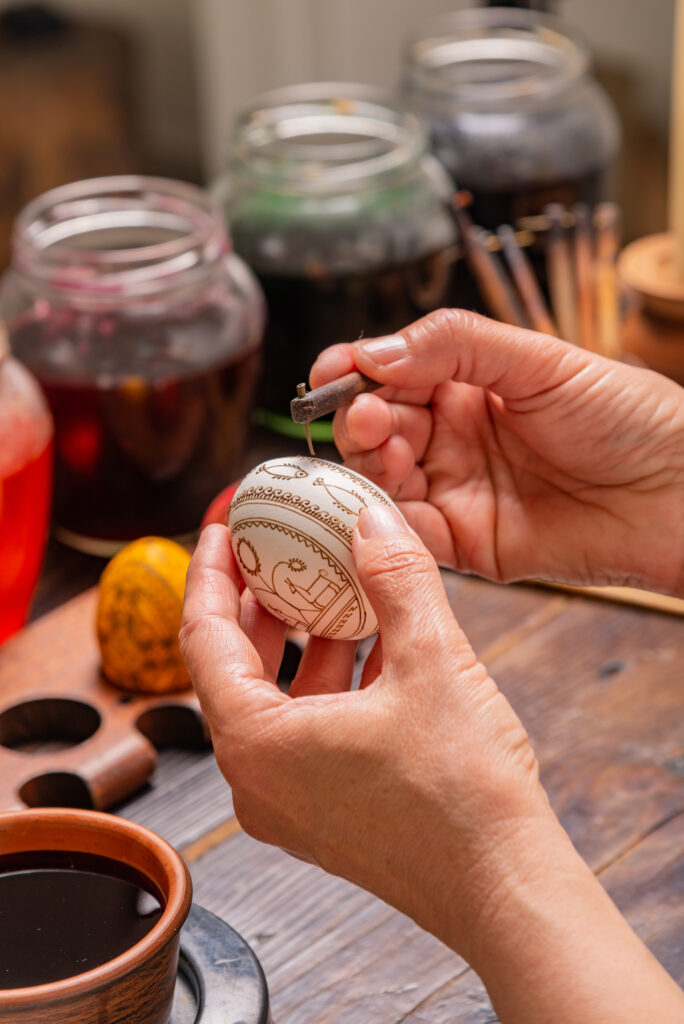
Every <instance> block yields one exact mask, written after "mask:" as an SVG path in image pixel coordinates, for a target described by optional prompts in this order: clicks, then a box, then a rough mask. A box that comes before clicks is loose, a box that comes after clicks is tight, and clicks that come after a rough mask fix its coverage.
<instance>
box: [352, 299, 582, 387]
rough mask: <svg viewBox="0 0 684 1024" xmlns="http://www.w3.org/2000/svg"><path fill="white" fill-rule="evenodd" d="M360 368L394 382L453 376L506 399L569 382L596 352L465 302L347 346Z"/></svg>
mask: <svg viewBox="0 0 684 1024" xmlns="http://www.w3.org/2000/svg"><path fill="white" fill-rule="evenodd" d="M349 350H350V352H351V355H352V356H353V359H354V362H355V364H356V366H357V367H358V369H359V370H361V372H362V373H365V374H366V375H367V376H369V377H372V378H373V380H377V381H380V383H381V384H386V385H389V386H391V387H395V388H400V389H402V390H403V389H410V390H415V389H419V388H425V387H435V386H436V385H438V384H441V383H442V382H443V381H447V380H455V381H460V382H463V383H465V384H473V385H475V386H477V387H482V388H487V389H489V390H491V391H494V392H495V393H496V394H498V395H500V396H501V397H502V398H503V399H521V398H522V399H524V398H529V397H531V396H533V395H537V394H539V393H540V392H541V391H548V390H549V389H550V388H554V387H558V386H559V385H561V384H563V383H565V382H566V381H568V380H569V379H571V378H572V377H573V376H575V375H576V374H577V373H579V372H580V371H581V370H582V369H584V368H585V367H586V366H587V365H588V364H589V363H591V362H592V361H595V362H598V363H600V362H601V359H600V357H599V356H596V355H593V354H592V353H589V352H586V351H584V350H582V349H579V348H577V347H576V346H574V345H569V344H567V342H565V341H560V340H559V339H558V338H552V337H550V336H548V335H546V334H538V333H536V332H535V331H527V330H524V329H522V328H520V327H511V326H510V325H509V324H503V323H499V322H497V321H496V320H489V319H487V317H484V316H479V315H478V314H477V313H470V312H468V311H467V310H463V309H440V310H438V311H437V312H435V313H430V314H429V315H428V316H424V317H423V318H422V319H421V320H416V321H415V323H412V324H409V326H408V327H405V328H404V329H403V330H401V331H400V332H399V333H397V334H392V335H389V336H388V337H385V338H371V339H367V340H364V341H357V342H354V343H353V344H352V345H350V346H349Z"/></svg>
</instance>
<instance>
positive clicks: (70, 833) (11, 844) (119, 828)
mask: <svg viewBox="0 0 684 1024" xmlns="http://www.w3.org/2000/svg"><path fill="white" fill-rule="evenodd" d="M32 851H59V852H67V853H73V854H90V855H95V856H101V857H106V858H108V859H109V860H113V861H118V862H120V863H121V865H122V869H123V870H124V871H125V870H127V871H129V872H133V873H135V874H137V875H138V876H139V877H141V879H142V880H146V881H147V882H148V883H149V887H150V889H151V890H152V891H154V892H156V893H158V894H159V896H160V897H161V903H162V906H163V911H162V915H161V917H160V918H159V920H158V921H157V923H156V924H155V925H154V926H153V927H152V928H151V929H150V931H149V932H148V933H147V935H145V936H144V937H143V938H142V939H141V940H140V941H139V942H137V943H136V944H135V945H134V946H131V948H130V949H127V950H126V951H125V952H124V953H121V954H120V955H119V956H117V957H115V958H114V959H112V960H109V961H107V962H106V963H104V964H101V965H100V966H99V967H95V968H93V969H92V970H89V971H85V972H84V973H83V974H77V975H74V976H72V977H69V978H63V979H62V980H60V981H55V982H51V983H49V984H45V985H34V986H31V987H29V988H14V989H0V1024H56V1022H57V1021H64V1022H67V1021H68V1022H69V1024H166V1022H167V1021H168V1019H169V1016H170V1013H171V1004H172V1001H173V994H174V987H175V980H176V972H177V965H178V951H179V944H180V930H181V927H182V925H183V922H184V921H185V918H186V917H187V914H188V911H189V910H190V904H191V900H192V886H191V882H190V877H189V874H188V870H187V868H186V866H185V863H184V862H183V860H182V858H181V857H180V855H179V854H178V853H176V851H175V850H174V849H173V847H171V846H169V844H168V843H166V842H165V841H164V840H163V839H160V838H159V836H157V835H155V834H154V833H153V832H149V831H148V830H147V829H145V828H142V827H141V826H140V825H135V824H133V823H132V822H130V821H125V820H123V819H122V818H116V817H112V816H111V815H108V814H101V813H98V812H96V811H75V810H66V809H61V808H59V809H57V808H45V809H40V810H25V811H12V812H6V813H4V814H0V857H1V856H3V855H11V856H12V861H13V863H15V864H16V863H18V864H20V863H21V859H20V855H21V854H23V853H26V854H27V858H28V857H29V855H30V854H31V852H32ZM65 913H68V908H66V909H65Z"/></svg>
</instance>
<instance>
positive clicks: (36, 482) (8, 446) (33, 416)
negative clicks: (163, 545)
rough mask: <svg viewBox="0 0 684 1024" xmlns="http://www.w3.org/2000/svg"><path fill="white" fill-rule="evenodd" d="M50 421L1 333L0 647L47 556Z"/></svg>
mask: <svg viewBox="0 0 684 1024" xmlns="http://www.w3.org/2000/svg"><path fill="white" fill-rule="evenodd" d="M51 484H52V419H51V417H50V413H49V410H48V407H47V402H46V401H45V398H44V396H43V394H42V392H41V390H40V388H39V386H38V384H37V383H36V381H35V379H34V378H33V376H32V375H31V374H30V373H29V371H28V370H27V369H26V367H24V366H22V365H21V363H19V362H17V360H16V359H14V358H13V357H12V356H11V354H10V351H9V346H8V344H7V336H6V332H5V329H4V327H0V643H2V641H3V640H6V639H7V637H8V636H10V635H11V634H12V633H14V632H15V631H16V630H18V629H19V628H20V627H21V626H23V625H24V622H25V621H26V616H27V613H28V609H29V605H30V602H31V597H32V595H33V590H34V588H35V585H36V581H37V579H38V575H39V573H40V568H41V565H42V562H43V553H44V551H45V538H46V535H47V527H48V518H49V511H50V492H51Z"/></svg>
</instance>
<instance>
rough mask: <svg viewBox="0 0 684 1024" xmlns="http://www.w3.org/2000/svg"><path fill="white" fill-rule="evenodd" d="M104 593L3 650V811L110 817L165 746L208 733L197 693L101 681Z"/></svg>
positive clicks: (198, 741)
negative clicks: (87, 811)
mask: <svg viewBox="0 0 684 1024" xmlns="http://www.w3.org/2000/svg"><path fill="white" fill-rule="evenodd" d="M96 599H97V593H96V591H95V590H90V591H87V592H86V593H85V594H82V595H80V596H79V597H76V598H74V599H73V600H71V601H69V602H67V603H66V604H65V605H63V606H62V607H61V608H59V609H57V610H56V611H54V612H52V613H51V614H49V615H46V616H45V617H44V618H42V619H39V620H38V621H37V622H35V623H33V624H32V625H30V626H29V627H27V628H26V629H25V630H24V631H23V632H22V633H20V634H19V635H18V636H16V637H14V638H13V639H12V640H10V641H8V642H7V643H6V644H5V645H4V646H3V647H0V810H10V809H16V808H22V807H25V806H27V805H28V806H54V805H60V806H70V807H93V808H95V809H96V810H104V809H106V808H108V807H111V806H112V805H114V804H116V803H118V802H119V801H120V800H122V799H124V797H126V796H129V795H130V794H131V793H133V792H134V791H135V790H137V789H138V788H139V787H140V786H142V785H144V783H145V782H146V781H147V780H148V779H149V777H150V776H151V774H152V772H153V771H154V768H155V764H156V762H157V749H158V748H159V747H162V746H169V745H174V746H184V747H196V748H201V747H203V746H206V745H208V743H209V734H208V729H207V726H206V723H205V721H204V719H203V716H202V713H201V711H200V708H199V703H198V701H197V698H196V697H195V695H194V693H193V692H192V691H191V690H187V691H184V692H182V693H170V694H163V695H145V694H134V693H128V692H126V691H124V690H120V689H117V688H116V687H114V686H111V685H110V684H109V683H108V682H107V681H106V680H105V679H104V678H103V676H102V675H101V673H100V664H99V662H100V658H99V651H98V648H97V642H96V638H95V606H96Z"/></svg>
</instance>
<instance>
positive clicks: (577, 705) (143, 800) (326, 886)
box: [0, 547, 684, 1024]
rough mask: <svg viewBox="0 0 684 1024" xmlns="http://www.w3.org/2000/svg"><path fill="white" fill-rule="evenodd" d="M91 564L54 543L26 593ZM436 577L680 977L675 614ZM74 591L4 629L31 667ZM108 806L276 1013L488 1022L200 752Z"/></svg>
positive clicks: (481, 1000)
mask: <svg viewBox="0 0 684 1024" xmlns="http://www.w3.org/2000/svg"><path fill="white" fill-rule="evenodd" d="M100 569H101V563H97V562H95V561H92V562H91V561H89V560H84V559H81V558H80V556H76V555H70V554H68V553H66V552H64V551H60V549H59V548H58V547H53V548H52V549H51V552H50V555H49V558H48V561H47V566H46V571H45V574H44V578H43V581H42V584H41V588H40V590H39V594H38V601H37V606H36V607H37V608H38V609H40V610H42V611H44V610H46V609H47V607H48V606H49V605H51V604H54V603H55V602H56V601H57V600H58V599H59V598H60V596H61V595H66V593H67V591H68V589H69V588H71V589H72V590H73V589H78V588H79V587H82V586H83V585H84V584H86V583H91V582H93V581H94V579H95V578H96V576H97V574H98V573H99V571H100ZM444 580H445V584H446V587H447V590H448V594H449V598H450V600H451V603H452V606H453V608H454V611H455V613H456V615H457V617H458V619H459V621H460V623H461V625H462V627H463V628H464V629H465V631H466V633H467V634H468V636H469V637H470V639H471V642H472V643H473V646H474V647H475V650H476V651H477V652H478V654H479V655H480V657H481V658H482V659H483V660H484V661H485V662H486V663H487V665H488V667H489V669H490V671H491V673H492V675H493V677H494V678H495V679H496V680H497V682H498V683H499V685H500V686H501V689H502V690H503V692H504V693H505V694H506V696H507V697H508V698H509V700H510V702H511V703H512V705H513V707H514V708H515V709H516V711H517V712H518V714H519V715H520V717H521V718H522V721H523V722H524V724H525V726H526V727H527V729H528V731H529V734H530V736H531V739H532V743H533V744H534V747H535V749H536V751H537V754H538V756H539V760H540V762H541V767H542V780H543V782H544V785H545V786H546V788H547V790H548V792H549V795H550V798H551V801H552V803H553V806H554V807H555V809H556V811H557V813H558V814H559V816H560V818H561V820H562V822H563V824H564V825H565V827H566V828H567V830H568V831H569V833H570V835H571V836H572V838H573V840H574V842H575V844H576V846H577V847H578V849H579V850H580V852H581V853H582V855H583V856H584V857H585V858H586V860H587V861H588V862H589V864H590V865H591V867H592V868H593V870H594V871H595V872H596V874H597V875H598V876H599V878H600V879H601V881H602V882H603V884H604V885H605V886H606V888H607V889H608V891H609V892H610V893H611V895H612V896H613V898H614V899H615V901H616V902H617V904H618V906H619V907H620V908H621V909H622V910H623V912H624V913H625V914H626V916H627V917H628V918H629V920H630V921H631V922H632V924H633V926H634V927H635V928H636V930H637V931H638V932H639V934H640V935H641V936H642V937H643V939H644V940H645V941H646V943H647V944H648V945H649V946H650V948H651V949H652V950H653V952H654V953H655V955H656V956H657V957H658V959H659V960H660V961H661V962H662V963H663V964H664V966H665V967H666V968H667V970H669V971H670V973H671V974H672V975H673V976H674V978H676V979H677V981H678V982H679V983H680V984H682V983H684V813H683V812H684V670H683V665H684V627H683V624H682V620H681V618H677V617H676V616H670V615H667V614H663V613H660V612H654V611H646V610H643V609H640V608H637V607H629V606H622V605H614V604H610V603H606V602H601V601H595V600H591V599H589V598H585V597H577V596H574V595H567V594H564V593H560V592H553V591H547V590H543V589H538V588H535V587H527V586H509V587H503V586H497V585H495V584H491V583H487V582H484V581H481V580H477V579H470V578H465V577H459V576H457V575H455V574H451V573H445V575H444ZM60 587H61V588H62V589H60ZM75 600H76V604H73V603H72V604H66V605H64V606H63V607H60V608H59V609H57V610H56V611H54V612H53V613H52V615H50V616H49V617H44V618H42V619H40V620H39V621H37V622H35V623H34V624H33V625H32V626H31V627H30V628H29V629H28V630H27V631H25V632H24V633H23V634H22V635H21V636H20V637H19V638H17V639H15V640H13V641H11V642H10V643H11V644H12V645H13V647H12V650H13V651H14V653H15V654H16V653H18V652H21V651H25V652H26V653H27V655H28V652H29V650H30V651H32V652H35V651H36V650H41V651H44V654H45V664H46V667H47V666H49V669H46V670H49V671H50V672H51V673H55V672H61V671H64V672H65V673H68V671H70V670H72V669H73V663H74V658H78V657H79V656H80V655H78V653H77V652H75V651H74V650H73V649H70V648H69V645H63V646H62V648H61V650H57V649H56V648H55V647H54V640H51V639H50V637H54V636H55V632H59V630H57V631H55V628H54V627H55V625H57V626H59V623H60V621H66V618H67V617H68V616H70V615H71V616H73V615H74V609H78V608H79V607H80V606H79V604H78V602H81V606H82V607H83V608H90V609H92V597H91V596H89V595H84V596H82V597H80V598H76V599H75ZM89 602H90V603H89ZM59 617H61V618H59ZM48 627H50V628H48ZM87 629H88V627H87V624H86V626H85V633H84V635H86V634H87ZM88 642H90V641H88ZM84 643H86V641H84ZM50 645H52V649H49V648H50ZM86 646H87V644H86ZM3 654H4V652H0V685H2V664H3ZM115 810H116V811H117V813H119V814H122V815H123V816H125V817H127V818H130V819H132V820H134V821H137V822H140V823H142V824H144V825H146V826H147V827H149V828H151V829H154V830H155V831H156V832H158V833H159V834H160V835H162V836H164V837H166V838H167V839H168V840H169V841H170V842H171V843H173V844H174V845H175V846H176V847H177V848H178V849H179V850H181V851H182V852H183V853H184V855H185V857H186V859H187V861H188V863H189V865H190V868H191V871H192V876H193V881H194V887H195V900H196V902H198V903H199V904H201V905H202V906H204V907H207V908H208V909H210V910H212V911H214V912H215V913H217V914H219V915H220V916H221V917H223V918H224V919H225V920H227V921H228V922H229V923H230V924H231V925H232V926H233V927H235V928H236V929H237V930H238V931H239V932H241V933H242V935H243V936H244V937H245V938H246V939H247V941H248V942H249V943H250V944H251V945H252V947H253V948H254V950H255V951H256V953H257V955H258V956H259V957H260V959H261V961H262V964H263V966H264V969H265V972H266V975H267V978H268V981H269V985H270V990H271V995H272V1001H273V1017H274V1021H275V1022H276V1024H287V1022H292V1024H333V1022H335V1024H376V1022H377V1024H399V1022H401V1024H447V1022H448V1024H456V1022H463V1024H465V1022H467V1024H486V1022H491V1021H494V1020H495V1019H496V1018H495V1017H494V1015H493V1011H492V1009H491V1006H490V1004H489V1001H488V999H487V996H486V993H485V992H484V990H483V988H482V986H481V984H480V982H479V980H478V978H477V977H476V976H475V974H474V973H473V972H472V971H471V970H470V969H469V968H468V967H467V965H466V964H465V963H464V962H463V961H462V960H460V959H459V958H458V957H456V956H455V955H454V954H453V953H451V952H450V951H449V950H447V949H446V948H445V947H444V946H442V945H441V944H440V943H439V942H438V941H437V940H436V939H434V938H432V937H431V936H429V935H426V934H425V933H423V932H421V931H420V929H419V928H417V927H416V926H415V925H414V924H413V923H412V922H411V921H410V920H408V919H406V918H405V917H403V916H402V915H401V914H399V913H397V912H395V911H394V910H392V909H390V908H389V907H387V906H386V905H385V904H383V903H381V902H380V901H378V900H376V899H375V898H374V897H373V896H370V895H368V894H367V893H365V892H363V891H361V890H360V889H357V888H355V887H354V886H353V885H351V884H349V883H347V882H345V881H342V880H341V879H337V878H332V877H329V876H327V875H325V874H324V873H323V872H321V871H319V870H318V869H316V868H314V867H311V866H309V865H306V864H303V863H300V862H299V861H297V860H294V859H292V858H290V857H289V856H287V855H286V854H285V853H282V852H281V851H280V850H278V849H273V848H271V847H267V846H263V845H261V844H259V843H257V842H255V841H254V840H252V839H250V838H249V837H248V836H247V835H245V834H244V833H243V832H242V831H241V830H240V827H239V825H238V823H237V821H236V820H235V818H234V816H233V812H232V805H231V798H230V792H229V790H228V787H227V786H226V784H225V783H224V781H223V779H222V778H221V776H220V774H219V771H218V769H217V767H216V764H215V762H214V759H213V757H212V754H211V752H209V751H199V750H194V751H192V750H181V749H168V750H165V751H162V752H161V754H160V757H159V763H158V767H157V770H156V772H155V775H154V777H153V779H152V782H151V784H150V785H149V786H148V787H147V788H145V789H144V790H143V791H141V792H139V793H138V794H137V795H135V796H134V797H133V798H131V799H129V800H127V801H126V802H125V803H124V804H123V805H122V806H119V807H118V808H115ZM430 841H432V840H430ZM521 938H524V937H521Z"/></svg>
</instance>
